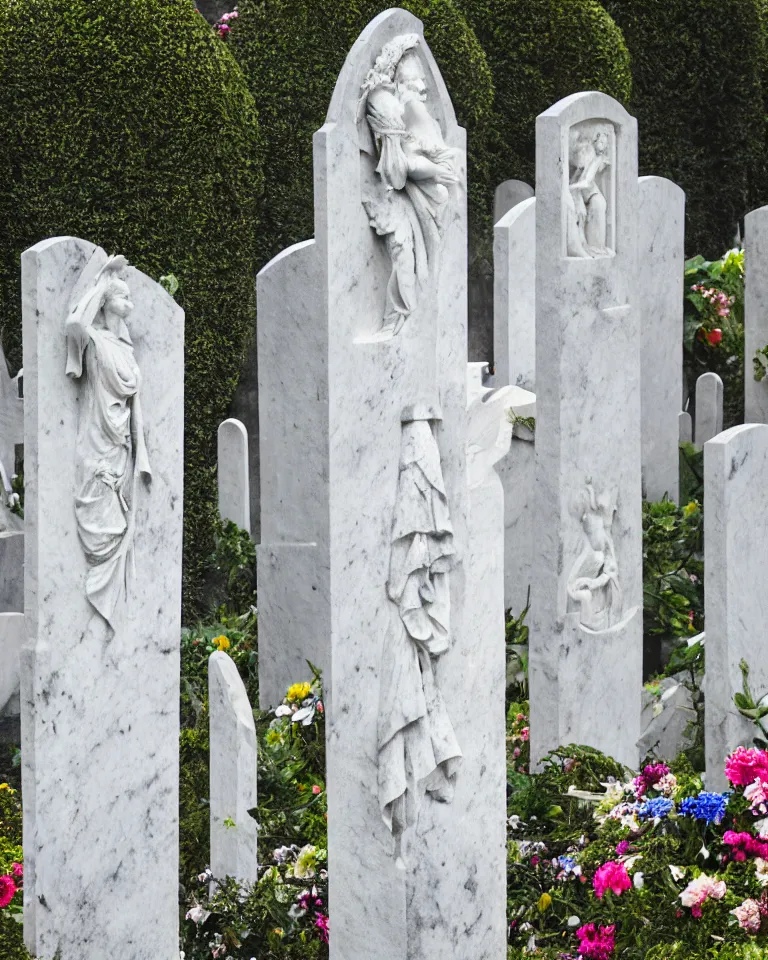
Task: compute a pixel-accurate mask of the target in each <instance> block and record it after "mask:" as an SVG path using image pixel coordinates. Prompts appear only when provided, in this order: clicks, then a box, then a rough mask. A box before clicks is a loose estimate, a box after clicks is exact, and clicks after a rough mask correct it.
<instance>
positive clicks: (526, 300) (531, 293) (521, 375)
mask: <svg viewBox="0 0 768 960" xmlns="http://www.w3.org/2000/svg"><path fill="white" fill-rule="evenodd" d="M493 291H494V296H493V317H494V321H493V356H494V372H495V378H496V379H495V381H494V382H496V383H499V384H504V385H506V384H512V385H513V386H517V387H523V388H524V389H525V390H533V389H534V384H535V382H536V199H535V198H534V197H531V198H529V199H527V200H523V201H521V202H520V203H518V204H517V205H516V206H514V207H512V209H510V210H509V211H508V212H507V213H505V214H504V216H503V217H502V218H501V219H500V220H499V221H498V222H497V224H496V226H495V227H494V228H493Z"/></svg>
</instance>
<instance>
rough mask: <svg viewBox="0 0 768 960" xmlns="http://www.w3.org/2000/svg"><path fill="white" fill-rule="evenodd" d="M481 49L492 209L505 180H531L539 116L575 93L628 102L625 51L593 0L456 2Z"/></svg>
mask: <svg viewBox="0 0 768 960" xmlns="http://www.w3.org/2000/svg"><path fill="white" fill-rule="evenodd" d="M457 4H458V6H459V7H460V8H461V10H462V11H463V12H464V14H465V16H466V18H467V20H468V21H469V23H470V24H471V26H472V28H473V29H474V31H475V33H476V35H477V38H478V40H479V41H480V44H481V46H482V48H483V50H484V51H485V55H486V57H487V59H488V64H489V66H490V68H491V73H492V75H493V83H494V87H495V91H496V97H495V101H494V111H493V114H494V116H493V125H492V126H493V139H492V141H491V144H490V155H489V174H490V194H489V196H488V197H487V198H486V204H487V205H488V207H489V209H490V204H491V203H492V199H493V190H494V189H495V187H496V186H497V185H498V184H499V183H501V182H502V181H503V180H509V179H518V180H525V181H526V182H527V183H530V184H533V183H534V181H535V172H536V117H537V116H538V115H539V114H540V113H542V112H543V111H544V110H546V109H547V108H548V107H551V106H552V104H554V103H556V102H557V101H558V100H560V99H562V98H563V97H565V96H568V95H569V94H571V93H577V92H579V91H580V90H601V91H603V92H604V93H608V94H610V95H611V96H612V97H615V98H616V99H617V100H619V101H620V102H621V103H623V104H626V103H627V102H628V100H629V97H630V91H631V88H632V80H631V77H630V65H629V54H628V52H627V48H626V46H625V44H624V40H623V38H622V35H621V31H620V30H619V29H618V28H617V27H616V25H615V24H614V23H613V21H612V20H611V18H610V17H609V16H608V14H607V13H606V12H605V10H604V9H603V7H602V6H601V5H600V4H599V3H597V2H595V0H457Z"/></svg>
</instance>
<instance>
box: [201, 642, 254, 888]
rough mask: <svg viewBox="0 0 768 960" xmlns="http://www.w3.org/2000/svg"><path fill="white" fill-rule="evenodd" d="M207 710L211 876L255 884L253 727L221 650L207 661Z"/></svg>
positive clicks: (232, 670) (241, 689)
mask: <svg viewBox="0 0 768 960" xmlns="http://www.w3.org/2000/svg"><path fill="white" fill-rule="evenodd" d="M208 709H209V711H210V757H211V767H210V777H211V872H212V873H213V876H214V878H215V879H216V880H223V879H224V878H225V877H234V878H235V879H236V880H238V881H239V882H240V883H255V881H256V880H257V878H258V862H257V858H256V842H257V825H256V821H255V820H254V818H253V817H252V816H250V814H249V813H248V811H249V810H253V808H254V807H255V806H256V799H257V797H256V787H257V780H256V777H257V772H256V763H257V755H256V727H255V724H254V722H253V710H252V709H251V705H250V703H249V702H248V693H247V692H246V689H245V684H244V683H243V681H242V678H241V677H240V674H239V673H238V672H237V667H236V666H235V664H234V661H233V660H232V658H231V657H228V656H227V654H226V653H224V652H223V651H221V650H217V651H216V652H215V653H212V654H211V656H210V657H209V659H208Z"/></svg>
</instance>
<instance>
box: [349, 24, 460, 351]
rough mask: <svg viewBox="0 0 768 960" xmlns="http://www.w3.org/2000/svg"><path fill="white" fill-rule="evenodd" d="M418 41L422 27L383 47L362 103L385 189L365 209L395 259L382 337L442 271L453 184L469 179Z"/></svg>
mask: <svg viewBox="0 0 768 960" xmlns="http://www.w3.org/2000/svg"><path fill="white" fill-rule="evenodd" d="M418 43H419V37H418V35H417V34H415V33H413V34H404V35H402V36H399V37H395V39H394V40H391V41H390V42H389V43H387V44H386V45H385V46H384V47H383V48H382V51H381V54H380V56H379V57H378V58H377V60H376V63H375V64H374V66H373V68H372V69H371V70H370V71H369V73H368V75H367V77H366V78H365V81H364V83H363V86H362V95H361V98H360V102H359V107H358V109H359V112H360V114H361V115H362V112H363V111H365V116H366V118H367V122H368V125H369V127H370V129H371V131H372V133H373V136H374V140H375V142H376V146H377V148H378V151H379V163H378V166H377V167H376V173H377V174H378V175H379V178H380V187H381V189H380V190H379V193H378V196H376V197H375V198H374V199H370V200H367V201H365V209H366V212H367V213H368V216H369V218H370V223H371V226H372V227H373V229H374V230H375V231H376V232H377V234H379V236H382V237H385V238H386V243H387V250H388V252H389V256H390V259H391V262H392V273H391V275H390V279H389V283H388V285H387V294H386V306H385V309H384V322H383V327H382V329H381V330H380V331H379V334H378V336H377V339H387V338H389V337H392V336H395V334H397V333H399V332H400V330H401V329H402V326H403V324H404V323H405V321H406V320H407V318H408V317H409V316H410V315H411V313H413V311H414V310H415V308H416V306H417V304H418V301H419V298H420V297H421V296H422V295H423V293H424V291H425V288H426V287H427V286H428V283H429V281H430V277H431V276H433V275H434V273H435V270H436V266H437V260H438V255H439V250H440V242H441V240H442V234H443V225H444V219H445V215H446V212H447V211H448V210H449V209H450V205H451V204H450V201H451V188H452V187H453V186H454V185H455V184H457V183H459V181H460V179H461V171H460V168H461V162H460V157H459V151H456V150H453V149H451V148H449V147H447V146H446V144H445V141H444V139H443V134H442V131H441V130H440V125H439V124H438V123H437V121H436V120H434V118H433V117H431V116H430V114H429V111H428V110H427V107H426V99H427V84H426V79H425V74H424V68H423V66H422V64H421V61H420V59H419V57H418V55H417V54H416V53H415V48H416V47H417V46H418Z"/></svg>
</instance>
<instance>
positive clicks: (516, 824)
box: [507, 813, 520, 830]
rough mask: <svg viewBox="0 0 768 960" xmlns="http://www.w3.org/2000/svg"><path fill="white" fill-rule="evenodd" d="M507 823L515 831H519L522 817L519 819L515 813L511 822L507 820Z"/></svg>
mask: <svg viewBox="0 0 768 960" xmlns="http://www.w3.org/2000/svg"><path fill="white" fill-rule="evenodd" d="M507 823H508V824H509V826H510V827H511V828H512V829H513V830H517V829H518V828H519V827H520V817H518V815H517V814H516V813H513V814H512V816H511V817H510V818H509V820H507Z"/></svg>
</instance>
